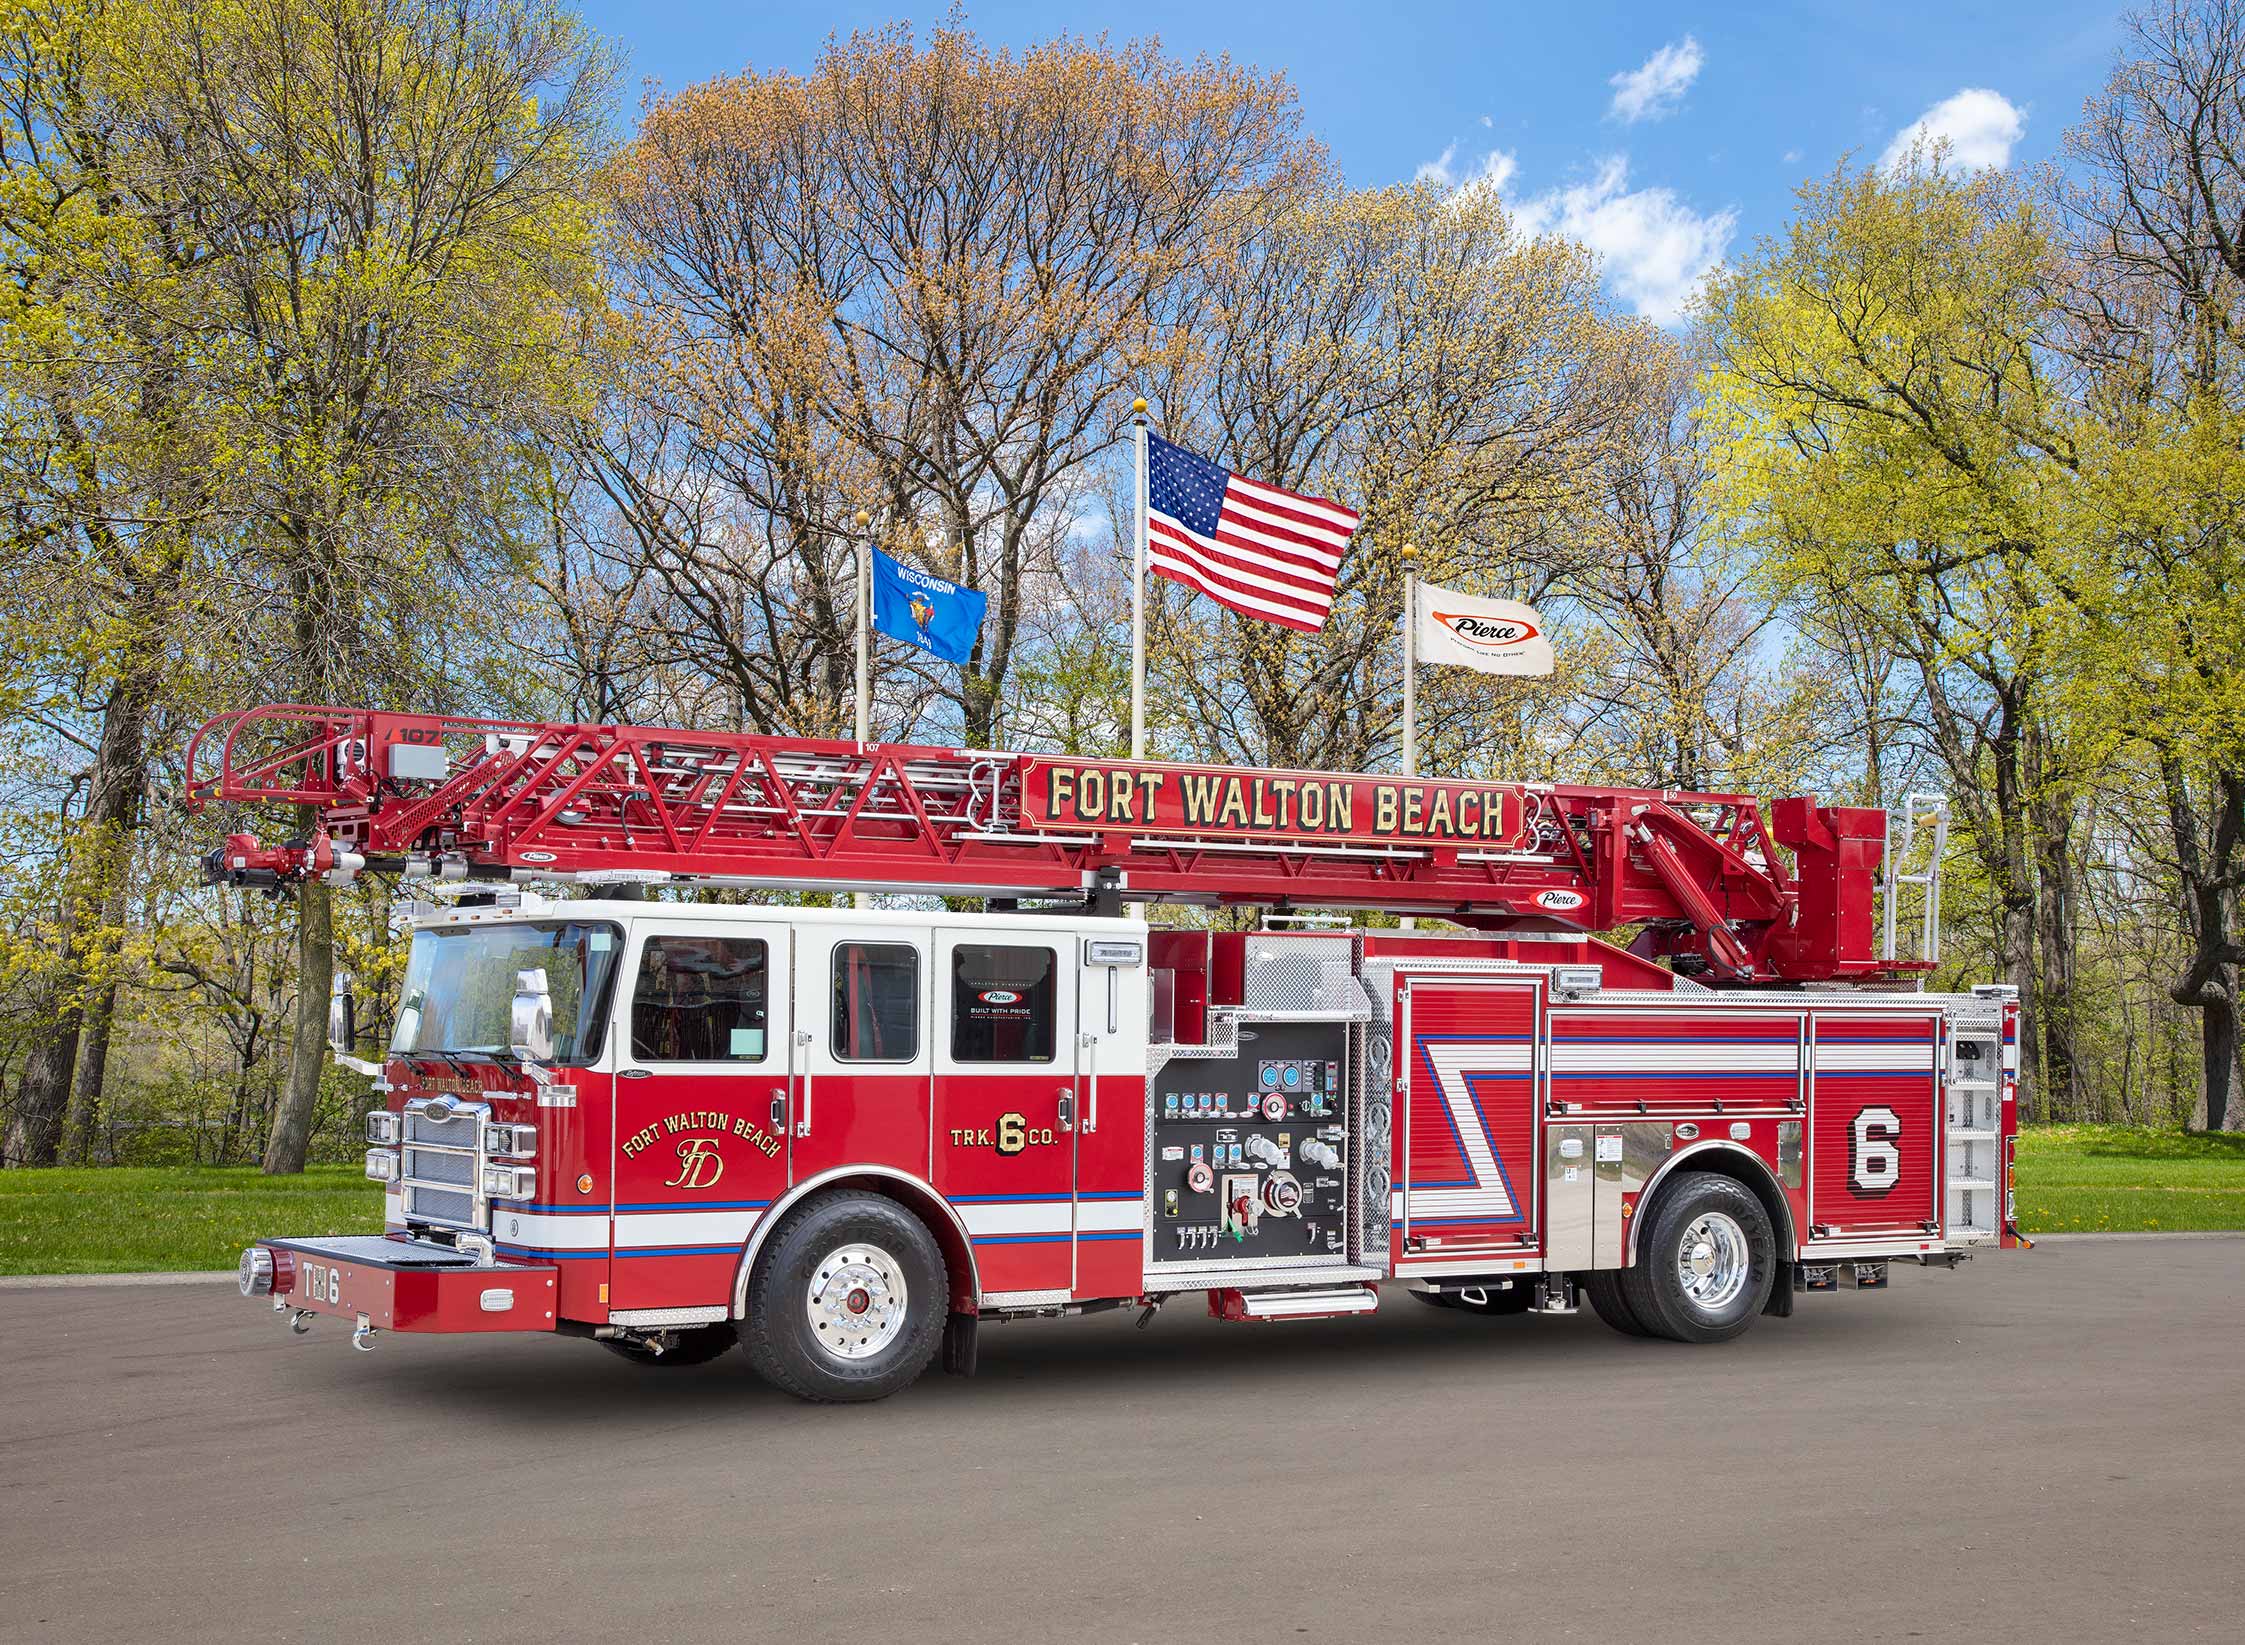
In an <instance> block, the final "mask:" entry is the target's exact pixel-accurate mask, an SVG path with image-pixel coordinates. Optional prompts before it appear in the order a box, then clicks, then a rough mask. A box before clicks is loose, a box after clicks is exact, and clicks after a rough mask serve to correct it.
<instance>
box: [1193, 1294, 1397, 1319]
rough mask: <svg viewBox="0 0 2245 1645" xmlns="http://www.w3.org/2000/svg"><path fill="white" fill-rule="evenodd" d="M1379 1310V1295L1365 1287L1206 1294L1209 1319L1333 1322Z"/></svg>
mask: <svg viewBox="0 0 2245 1645" xmlns="http://www.w3.org/2000/svg"><path fill="white" fill-rule="evenodd" d="M1379 1306H1380V1293H1379V1292H1378V1291H1377V1290H1375V1289H1373V1287H1371V1286H1369V1285H1338V1286H1327V1287H1321V1288H1318V1289H1314V1290H1298V1291H1240V1290H1223V1291H1211V1292H1209V1293H1208V1313H1209V1317H1210V1318H1211V1319H1237V1320H1248V1319H1333V1318H1336V1317H1338V1316H1340V1315H1342V1314H1369V1313H1372V1312H1374V1311H1375V1310H1376V1309H1378V1307H1379Z"/></svg>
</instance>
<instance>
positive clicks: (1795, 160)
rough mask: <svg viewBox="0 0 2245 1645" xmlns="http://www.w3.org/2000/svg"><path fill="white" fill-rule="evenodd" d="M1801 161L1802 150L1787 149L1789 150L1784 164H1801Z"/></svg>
mask: <svg viewBox="0 0 2245 1645" xmlns="http://www.w3.org/2000/svg"><path fill="white" fill-rule="evenodd" d="M1800 162H1801V151H1800V150H1799V149H1787V150H1786V151H1785V159H1784V162H1783V163H1784V164H1786V165H1788V166H1796V165H1799V164H1800Z"/></svg>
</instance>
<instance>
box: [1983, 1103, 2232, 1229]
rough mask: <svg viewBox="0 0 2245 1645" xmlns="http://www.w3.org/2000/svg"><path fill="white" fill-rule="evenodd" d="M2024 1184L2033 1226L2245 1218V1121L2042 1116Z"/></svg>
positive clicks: (2027, 1152) (2025, 1150)
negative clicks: (2197, 1126) (2196, 1126)
mask: <svg viewBox="0 0 2245 1645" xmlns="http://www.w3.org/2000/svg"><path fill="white" fill-rule="evenodd" d="M2014 1186H2015V1187H2016V1188H2017V1189H2018V1196H2019V1226H2020V1227H2021V1228H2022V1229H2024V1230H2025V1231H2026V1232H2027V1233H2028V1234H2029V1235H2033V1234H2055V1233H2084V1232H2097V1231H2113V1232H2119V1231H2122V1230H2147V1229H2169V1230H2173V1229H2186V1230H2187V1229H2199V1228H2245V1131H2222V1132H2216V1133H2212V1134H2206V1133H2191V1132H2185V1131H2147V1130H2141V1129H2138V1128H2137V1127H2135V1126H2126V1125H2041V1126H2035V1127H2033V1128H2032V1129H2029V1130H2025V1131H2021V1132H2020V1133H2019V1167H2018V1171H2017V1174H2016V1176H2015V1178H2014Z"/></svg>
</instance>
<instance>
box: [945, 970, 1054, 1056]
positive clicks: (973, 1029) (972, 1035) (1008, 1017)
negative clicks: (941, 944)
mask: <svg viewBox="0 0 2245 1645" xmlns="http://www.w3.org/2000/svg"><path fill="white" fill-rule="evenodd" d="M1059 972H1060V958H1059V955H1058V954H1057V953H1056V952H1055V951H1054V950H1052V949H1050V948H1022V947H1014V946H1011V945H1007V944H1001V943H964V942H963V943H961V944H959V945H958V947H956V948H954V949H952V951H951V1059H952V1061H954V1062H1050V1061H1052V1051H1053V1038H1054V1031H1055V1022H1056V1018H1057V1016H1058V1012H1057V1010H1056V1003H1057V1000H1058V994H1059V986H1060V984H1059Z"/></svg>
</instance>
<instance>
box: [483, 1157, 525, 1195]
mask: <svg viewBox="0 0 2245 1645" xmlns="http://www.w3.org/2000/svg"><path fill="white" fill-rule="evenodd" d="M483 1192H484V1196H485V1197H486V1198H487V1199H536V1198H537V1197H538V1173H537V1172H536V1171H533V1170H532V1169H531V1168H530V1167H529V1166H527V1165H486V1166H485V1167H484V1168H483Z"/></svg>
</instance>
